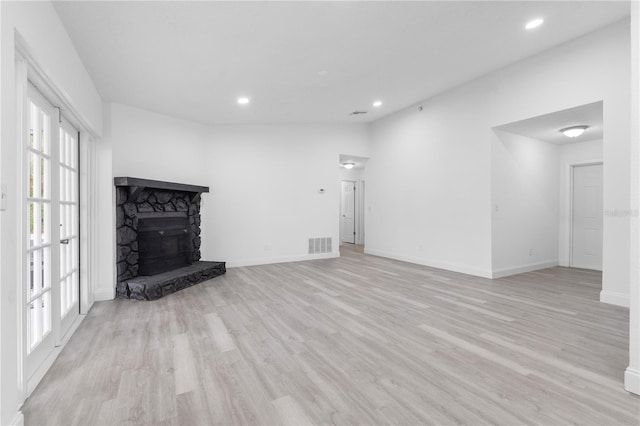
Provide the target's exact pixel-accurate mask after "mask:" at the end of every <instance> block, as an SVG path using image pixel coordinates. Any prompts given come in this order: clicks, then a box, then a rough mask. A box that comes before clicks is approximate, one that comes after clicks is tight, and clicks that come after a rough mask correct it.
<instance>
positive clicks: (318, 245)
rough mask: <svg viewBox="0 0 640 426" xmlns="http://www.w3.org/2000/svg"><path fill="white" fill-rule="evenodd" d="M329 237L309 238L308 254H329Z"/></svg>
mask: <svg viewBox="0 0 640 426" xmlns="http://www.w3.org/2000/svg"><path fill="white" fill-rule="evenodd" d="M331 250H332V248H331V237H323V238H309V254H317V253H331Z"/></svg>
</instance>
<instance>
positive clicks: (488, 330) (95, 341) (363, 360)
mask: <svg viewBox="0 0 640 426" xmlns="http://www.w3.org/2000/svg"><path fill="white" fill-rule="evenodd" d="M600 280H601V275H600V274H599V273H597V272H592V271H586V270H575V269H567V268H552V269H547V270H544V271H539V272H532V273H528V274H523V275H519V276H514V277H509V278H503V279H498V280H493V281H492V280H487V279H481V278H477V277H472V276H468V275H462V274H457V273H453V272H447V271H442V270H437V269H432V268H427V267H422V266H417V265H412V264H407V263H402V262H397V261H393V260H389V259H383V258H379V257H373V256H367V255H364V254H362V253H361V252H360V251H359V250H358V249H357V247H353V246H347V247H346V248H344V249H343V256H342V257H341V258H339V259H330V260H318V261H311V262H298V263H288V264H278V265H267V266H254V267H246V268H231V269H229V271H228V272H227V274H226V275H225V276H223V277H219V278H216V279H214V280H212V281H208V282H205V283H202V284H199V285H197V286H195V287H191V288H188V289H186V290H183V291H180V292H178V293H176V294H173V295H171V296H169V297H166V298H164V299H161V300H158V301H154V302H139V301H125V300H114V301H110V302H101V303H97V304H96V305H95V306H94V307H93V309H92V310H91V312H90V313H89V315H88V316H87V318H86V319H85V321H84V323H83V324H82V325H81V327H80V328H79V329H78V331H77V333H76V334H75V335H74V336H73V338H72V339H71V340H70V342H69V343H68V345H67V347H66V348H65V349H64V350H63V351H62V353H61V355H60V356H59V358H58V359H57V360H56V362H55V364H54V365H53V367H52V369H51V371H50V372H49V373H48V374H47V375H46V376H45V378H44V379H43V381H42V383H41V384H40V385H39V386H38V388H37V389H36V390H35V391H34V393H33V395H32V396H31V397H30V398H29V400H28V401H27V402H26V404H25V406H24V407H23V412H24V415H25V421H26V424H27V425H34V424H80V425H88V424H149V425H151V424H153V425H160V424H180V425H192V424H193V425H195V424H229V425H231V424H233V425H235V424H291V425H294V424H295V425H299V424H310V423H316V424H327V423H336V424H362V425H364V424H366V425H370V424H470V425H477V424H502V425H516V424H547V425H551V424H553V425H555V424H570V423H571V424H601V425H612V424H638V423H640V420H639V419H640V399H639V398H638V397H636V396H633V395H631V394H628V393H627V392H625V391H624V390H623V384H622V380H623V372H624V369H625V367H626V366H627V356H628V355H627V348H628V311H627V310H626V309H623V308H618V307H615V306H611V305H606V304H602V303H600V302H599V301H598V293H599V290H600V284H599V283H600Z"/></svg>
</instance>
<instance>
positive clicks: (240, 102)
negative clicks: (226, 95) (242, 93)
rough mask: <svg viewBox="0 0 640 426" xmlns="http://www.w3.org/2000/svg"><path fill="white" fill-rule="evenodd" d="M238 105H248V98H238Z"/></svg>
mask: <svg viewBox="0 0 640 426" xmlns="http://www.w3.org/2000/svg"><path fill="white" fill-rule="evenodd" d="M238 103H239V104H240V105H246V104H248V103H249V98H238Z"/></svg>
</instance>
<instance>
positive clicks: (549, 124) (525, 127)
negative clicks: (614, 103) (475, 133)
mask: <svg viewBox="0 0 640 426" xmlns="http://www.w3.org/2000/svg"><path fill="white" fill-rule="evenodd" d="M581 125H586V126H589V128H588V129H587V130H586V131H585V132H584V133H583V134H582V135H580V136H578V137H576V138H569V137H567V136H565V135H564V134H562V133H560V130H561V129H566V128H567V127H572V126H581ZM497 129H500V130H504V131H507V132H511V133H515V134H518V135H521V136H527V137H530V138H533V139H538V140H541V141H544V142H549V143H553V144H556V145H566V144H569V143H576V142H585V141H590V140H595V139H602V102H594V103H591V104H587V105H581V106H578V107H575V108H569V109H565V110H562V111H556V112H552V113H550V114H545V115H541V116H539V117H533V118H528V119H526V120H521V121H516V122H514V123H509V124H505V125H503V126H499V127H497Z"/></svg>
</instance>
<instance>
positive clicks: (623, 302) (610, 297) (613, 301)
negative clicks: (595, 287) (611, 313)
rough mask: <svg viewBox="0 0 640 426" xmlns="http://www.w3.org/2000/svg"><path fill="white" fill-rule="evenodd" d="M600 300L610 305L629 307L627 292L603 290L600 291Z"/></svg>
mask: <svg viewBox="0 0 640 426" xmlns="http://www.w3.org/2000/svg"><path fill="white" fill-rule="evenodd" d="M600 301H601V302H602V303H608V304H610V305H617V306H624V307H625V308H628V307H629V295H628V294H626V293H618V292H615V291H607V290H602V291H601V292H600Z"/></svg>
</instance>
